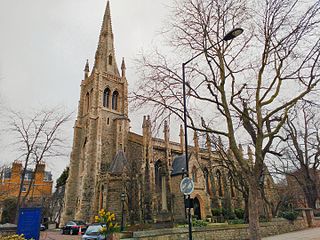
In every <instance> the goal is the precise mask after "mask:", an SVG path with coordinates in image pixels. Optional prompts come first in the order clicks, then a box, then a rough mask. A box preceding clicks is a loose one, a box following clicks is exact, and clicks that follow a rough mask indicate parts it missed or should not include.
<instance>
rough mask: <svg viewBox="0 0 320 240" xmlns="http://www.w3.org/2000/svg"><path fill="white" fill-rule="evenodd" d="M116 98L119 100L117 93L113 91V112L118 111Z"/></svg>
mask: <svg viewBox="0 0 320 240" xmlns="http://www.w3.org/2000/svg"><path fill="white" fill-rule="evenodd" d="M118 98H119V93H118V92H117V91H114V92H113V94H112V109H113V110H118Z"/></svg>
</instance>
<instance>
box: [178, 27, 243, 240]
mask: <svg viewBox="0 0 320 240" xmlns="http://www.w3.org/2000/svg"><path fill="white" fill-rule="evenodd" d="M242 32H243V29H242V28H235V29H233V30H231V31H230V32H228V33H227V34H226V35H225V36H224V37H223V39H221V40H220V41H218V42H217V43H215V44H213V45H212V46H210V47H209V48H207V49H205V50H204V51H201V52H200V53H198V54H196V55H195V56H193V57H192V58H190V59H189V60H188V61H186V62H184V63H182V84H183V86H182V87H183V88H182V94H183V124H184V144H185V158H186V175H187V176H189V159H188V131H187V128H188V124H187V121H188V120H187V100H186V76H185V75H186V73H185V67H186V65H187V64H188V63H190V62H191V61H192V60H194V59H195V58H197V57H199V56H200V55H201V54H202V53H204V52H205V51H208V50H210V49H211V48H213V47H214V46H216V45H217V44H218V43H220V42H222V41H229V40H232V39H234V38H235V37H237V36H239V35H240V34H241V33H242ZM188 201H190V195H188ZM188 225H189V240H192V222H191V208H190V207H189V208H188Z"/></svg>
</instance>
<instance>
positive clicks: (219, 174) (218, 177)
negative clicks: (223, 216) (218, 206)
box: [216, 170, 223, 197]
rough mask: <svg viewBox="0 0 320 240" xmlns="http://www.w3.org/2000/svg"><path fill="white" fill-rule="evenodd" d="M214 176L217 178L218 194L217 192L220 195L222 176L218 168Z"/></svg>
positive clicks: (221, 193)
mask: <svg viewBox="0 0 320 240" xmlns="http://www.w3.org/2000/svg"><path fill="white" fill-rule="evenodd" d="M216 178H217V184H218V194H219V197H222V195H223V192H222V176H221V172H220V170H217V172H216Z"/></svg>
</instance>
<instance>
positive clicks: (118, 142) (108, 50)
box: [61, 1, 129, 224]
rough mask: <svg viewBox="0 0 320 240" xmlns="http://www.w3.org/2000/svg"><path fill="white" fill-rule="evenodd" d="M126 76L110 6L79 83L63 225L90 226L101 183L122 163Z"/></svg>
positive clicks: (99, 202) (126, 128)
mask: <svg viewBox="0 0 320 240" xmlns="http://www.w3.org/2000/svg"><path fill="white" fill-rule="evenodd" d="M125 71H126V66H125V62H124V60H122V64H121V75H120V73H119V70H118V66H117V63H116V57H115V49H114V38H113V32H112V24H111V14H110V4H109V1H108V2H107V6H106V10H105V14H104V18H103V23H102V27H101V32H100V37H99V43H98V47H97V51H96V54H95V62H94V65H93V68H92V71H91V73H90V69H89V63H88V62H87V63H86V65H85V69H84V79H83V80H82V82H81V93H80V101H79V104H78V116H77V119H76V121H75V125H74V139H73V147H72V152H71V156H70V172H69V177H68V180H67V184H66V192H65V206H64V210H63V214H62V221H61V222H62V224H63V223H65V222H66V221H68V220H71V219H82V220H84V221H87V222H91V221H92V218H93V216H94V215H95V214H97V211H98V210H99V208H101V207H102V206H103V205H104V204H103V203H104V200H103V198H102V199H100V196H103V195H104V194H103V191H104V186H100V184H101V183H100V179H101V178H102V176H104V175H106V174H107V172H108V169H109V167H110V165H111V163H112V161H113V159H114V158H115V156H116V155H119V153H121V156H124V158H125V155H126V151H127V144H128V132H129V119H128V83H127V79H126V74H125ZM101 191H102V193H101Z"/></svg>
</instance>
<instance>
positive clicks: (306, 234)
mask: <svg viewBox="0 0 320 240" xmlns="http://www.w3.org/2000/svg"><path fill="white" fill-rule="evenodd" d="M263 240H320V228H311V229H307V230H303V231H298V232H291V233H286V234H281V235H277V236H272V237H266V238H263Z"/></svg>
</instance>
